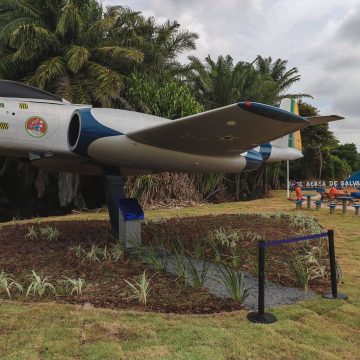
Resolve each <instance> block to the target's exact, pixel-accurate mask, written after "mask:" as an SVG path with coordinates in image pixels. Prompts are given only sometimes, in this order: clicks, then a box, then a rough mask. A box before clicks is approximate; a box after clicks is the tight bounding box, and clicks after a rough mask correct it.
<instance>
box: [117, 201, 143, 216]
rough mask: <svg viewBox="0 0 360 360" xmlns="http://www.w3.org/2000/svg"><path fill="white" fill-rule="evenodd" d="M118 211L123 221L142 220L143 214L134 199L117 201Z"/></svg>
mask: <svg viewBox="0 0 360 360" xmlns="http://www.w3.org/2000/svg"><path fill="white" fill-rule="evenodd" d="M119 209H120V211H121V214H122V216H123V219H124V221H129V220H143V219H144V212H143V209H142V208H141V206H140V204H139V203H138V201H137V200H136V199H134V198H123V199H120V200H119Z"/></svg>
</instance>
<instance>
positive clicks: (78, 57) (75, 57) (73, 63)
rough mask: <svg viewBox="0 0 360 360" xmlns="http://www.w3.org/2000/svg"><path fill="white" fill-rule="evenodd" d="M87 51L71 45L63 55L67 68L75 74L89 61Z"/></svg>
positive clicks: (82, 47)
mask: <svg viewBox="0 0 360 360" xmlns="http://www.w3.org/2000/svg"><path fill="white" fill-rule="evenodd" d="M89 55H90V53H89V50H88V49H87V48H86V47H84V46H77V45H73V46H70V47H69V50H68V52H67V53H66V55H65V58H66V60H67V68H68V69H69V70H70V71H71V72H73V73H74V74H77V73H78V72H79V71H80V69H81V68H82V67H83V66H84V64H85V63H86V62H87V61H88V59H89Z"/></svg>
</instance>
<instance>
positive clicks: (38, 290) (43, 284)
mask: <svg viewBox="0 0 360 360" xmlns="http://www.w3.org/2000/svg"><path fill="white" fill-rule="evenodd" d="M49 279H50V278H49V276H46V277H44V278H43V277H41V275H38V274H37V273H36V272H35V271H34V270H32V271H31V275H30V280H32V282H31V283H30V285H29V287H28V288H27V291H26V297H28V296H29V294H30V293H32V294H33V295H38V297H39V299H41V298H42V297H43V296H44V295H45V294H46V293H49V294H50V293H53V294H54V293H55V287H54V286H53V285H52V284H51V282H49Z"/></svg>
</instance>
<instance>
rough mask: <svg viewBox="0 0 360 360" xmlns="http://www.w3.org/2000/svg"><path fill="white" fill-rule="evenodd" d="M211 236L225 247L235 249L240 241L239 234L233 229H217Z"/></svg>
mask: <svg viewBox="0 0 360 360" xmlns="http://www.w3.org/2000/svg"><path fill="white" fill-rule="evenodd" d="M210 236H213V237H215V239H216V241H217V242H218V243H220V244H221V245H223V246H227V247H230V248H233V247H235V246H236V244H237V243H238V241H239V234H238V232H237V231H236V230H234V229H232V228H231V227H225V228H222V227H221V228H219V229H215V230H214V232H213V233H211V235H210Z"/></svg>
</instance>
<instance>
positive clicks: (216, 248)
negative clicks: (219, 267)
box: [207, 236, 222, 262]
mask: <svg viewBox="0 0 360 360" xmlns="http://www.w3.org/2000/svg"><path fill="white" fill-rule="evenodd" d="M207 243H208V244H209V246H210V249H211V252H212V256H213V259H214V261H215V262H221V260H222V254H221V252H220V249H219V246H218V244H217V243H216V241H215V239H214V237H213V236H208V237H207Z"/></svg>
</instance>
